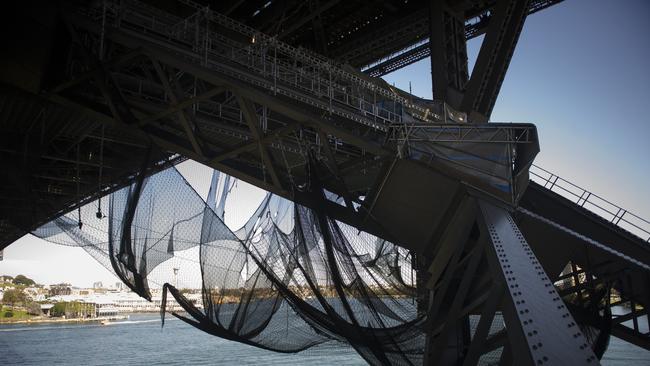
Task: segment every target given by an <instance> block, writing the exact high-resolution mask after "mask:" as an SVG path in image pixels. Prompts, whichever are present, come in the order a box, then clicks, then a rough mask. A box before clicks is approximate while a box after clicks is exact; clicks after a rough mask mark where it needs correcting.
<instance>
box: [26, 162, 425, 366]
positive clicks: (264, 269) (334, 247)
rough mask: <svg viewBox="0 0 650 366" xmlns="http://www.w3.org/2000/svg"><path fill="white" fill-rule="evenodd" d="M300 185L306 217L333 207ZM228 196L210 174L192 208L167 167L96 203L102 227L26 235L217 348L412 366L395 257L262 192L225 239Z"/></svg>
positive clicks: (66, 223)
mask: <svg viewBox="0 0 650 366" xmlns="http://www.w3.org/2000/svg"><path fill="white" fill-rule="evenodd" d="M307 183H308V184H306V186H307V187H310V188H308V189H307V188H305V190H306V191H309V192H311V196H313V202H315V205H313V206H312V205H310V207H319V204H318V203H319V202H321V203H322V201H323V200H326V199H330V200H332V199H334V198H332V197H331V195H330V194H329V192H326V191H325V190H323V189H322V188H320V187H319V185H318V182H317V181H310V182H307ZM236 187H237V181H236V180H235V179H233V178H231V177H228V176H224V175H221V174H220V173H219V172H216V171H215V172H214V174H213V177H212V181H211V185H210V191H209V193H208V196H207V200H203V199H202V198H201V197H200V195H199V194H197V192H196V191H195V190H194V189H193V188H192V186H190V185H189V184H188V182H187V181H186V180H185V179H184V177H183V176H182V175H181V174H180V173H179V172H178V170H177V169H176V168H174V167H171V168H169V169H167V170H164V171H162V172H160V173H158V174H155V175H152V176H150V177H146V178H145V177H144V174H143V176H142V177H140V178H139V179H137V180H136V181H135V182H134V183H133V184H131V185H130V186H128V187H126V188H123V189H121V190H118V191H116V192H114V193H112V194H110V195H108V196H107V197H105V198H104V200H108V202H109V208H108V211H107V212H106V216H105V217H103V218H100V217H98V216H101V215H96V213H95V207H96V205H95V204H93V203H91V204H89V205H87V206H84V207H82V209H81V210H80V212H79V213H77V212H72V213H70V214H68V215H64V216H62V217H60V218H58V219H56V220H54V221H52V222H50V223H48V224H46V225H44V226H42V227H40V228H39V229H37V230H36V231H35V232H34V234H35V235H36V236H38V237H41V238H43V239H46V240H49V241H52V242H55V243H59V244H64V245H74V246H81V247H83V248H84V249H85V250H86V251H87V252H88V253H90V254H91V255H92V256H93V257H94V258H95V259H97V260H98V261H100V262H101V263H102V264H104V265H105V266H107V267H108V268H110V269H112V270H113V271H114V272H115V273H116V274H117V276H118V277H119V278H120V279H121V280H122V281H123V282H124V283H126V284H127V285H128V286H129V287H130V288H131V289H132V290H133V291H135V292H136V293H138V294H139V295H140V296H142V297H144V298H147V299H151V297H152V288H154V287H155V288H160V287H162V289H163V290H162V296H163V301H162V304H163V305H162V309H161V311H162V314H163V321H164V313H165V303H166V297H167V294H168V293H169V294H171V295H172V296H173V298H174V299H175V301H176V302H177V303H178V304H180V306H181V307H182V308H183V309H184V310H185V312H182V313H173V314H174V315H175V316H177V317H178V318H180V319H182V320H184V321H186V322H187V323H190V324H192V325H193V326H195V327H197V328H199V329H201V330H203V331H205V332H208V333H210V334H213V335H216V336H219V337H223V338H227V339H230V340H234V341H238V342H242V343H246V344H250V345H254V346H257V347H261V348H265V349H269V350H273V351H278V352H298V351H301V350H305V349H307V348H310V347H312V346H314V345H319V344H325V343H327V344H328V345H334V346H336V345H341V346H344V345H345V346H347V345H351V346H352V347H354V348H355V349H356V350H357V351H358V352H359V354H361V356H362V357H363V358H364V359H366V360H367V361H368V362H369V363H371V364H420V363H421V362H422V357H423V352H424V339H425V337H424V333H423V330H422V328H423V324H424V322H425V321H426V320H425V319H423V318H422V317H421V316H418V314H417V309H416V304H415V288H414V284H413V280H412V278H413V276H412V273H411V271H412V269H411V258H410V255H409V254H408V252H407V251H406V250H404V249H402V248H398V247H397V246H395V245H393V244H392V243H389V242H386V241H384V240H381V239H379V238H377V237H374V236H372V235H369V234H367V233H364V232H360V231H358V230H357V229H355V228H354V227H351V226H348V225H346V224H343V223H341V222H338V221H336V220H334V219H332V218H331V217H329V216H328V215H327V214H326V213H325V212H324V211H323V210H320V209H318V208H316V209H314V208H307V207H304V206H300V205H297V204H294V203H292V202H291V201H288V200H285V199H283V198H281V197H278V196H275V195H273V194H268V193H267V194H266V195H265V196H264V197H263V199H262V200H261V204H259V206H258V207H257V209H256V210H255V211H254V212H253V214H252V215H249V216H248V217H249V218H248V219H247V220H244V221H243V222H244V224H243V225H242V226H241V228H240V229H238V230H231V229H230V228H229V227H228V226H227V225H226V224H225V219H224V215H228V210H229V207H232V210H233V211H236V210H237V208H236V207H237V200H239V199H242V197H241V195H238V194H237V189H236ZM77 215H79V216H77ZM79 222H81V223H82V225H80V224H79ZM183 263H185V264H183ZM188 263H189V265H190V267H191V266H192V265H193V266H195V267H196V268H194V270H192V269H187V268H186V267H187V266H185V267H183V266H184V265H187V264H188ZM179 268H183V269H181V271H182V272H184V273H185V276H184V278H183V281H184V282H183V285H182V286H179V285H178V278H177V277H175V276H176V274H177V272H178V269H179ZM170 269H173V271H172V270H170ZM188 277H196V278H190V279H189V280H188V279H187V278H188ZM192 281H194V282H192ZM181 287H184V288H181ZM188 287H195V288H197V290H196V291H200V293H201V299H202V301H199V302H196V301H194V300H192V299H190V298H189V297H188V296H186V293H187V289H186V288H188ZM198 289H200V290H198Z"/></svg>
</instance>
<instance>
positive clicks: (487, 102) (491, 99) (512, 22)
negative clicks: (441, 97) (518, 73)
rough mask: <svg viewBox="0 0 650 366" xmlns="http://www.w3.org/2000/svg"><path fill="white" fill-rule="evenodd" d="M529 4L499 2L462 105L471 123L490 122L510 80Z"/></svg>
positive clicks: (516, 0) (514, 0)
mask: <svg viewBox="0 0 650 366" xmlns="http://www.w3.org/2000/svg"><path fill="white" fill-rule="evenodd" d="M529 2H530V1H529V0H498V1H497V5H496V7H495V9H494V15H493V17H492V19H491V20H490V25H489V27H488V30H487V33H486V35H485V39H484V40H483V44H482V45H481V50H480V51H479V54H478V57H477V59H476V64H475V65H474V69H473V71H472V76H471V78H470V80H469V82H468V83H467V89H466V91H465V95H464V97H463V101H462V103H461V110H463V111H466V112H468V113H470V120H473V121H479V122H480V121H483V122H487V120H488V119H489V118H490V114H491V113H492V108H493V107H494V103H495V102H496V99H497V96H498V94H499V90H500V89H501V84H502V83H503V79H504V78H505V76H506V71H507V70H508V66H509V65H510V60H511V59H512V54H513V53H514V51H515V46H516V45H517V41H518V40H519V35H520V33H521V29H522V28H523V26H524V22H525V20H526V16H527V15H528V6H529Z"/></svg>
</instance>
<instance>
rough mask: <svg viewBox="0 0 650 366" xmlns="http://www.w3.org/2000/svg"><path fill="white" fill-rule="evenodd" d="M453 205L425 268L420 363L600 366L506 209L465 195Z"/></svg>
mask: <svg viewBox="0 0 650 366" xmlns="http://www.w3.org/2000/svg"><path fill="white" fill-rule="evenodd" d="M457 207H458V209H457V210H456V211H455V213H453V214H452V215H451V216H452V217H451V219H450V221H449V223H448V225H446V228H447V229H446V230H445V231H444V233H443V234H442V235H441V236H440V237H439V240H437V241H436V246H435V249H434V252H433V253H432V257H431V258H432V259H431V261H430V267H429V269H428V273H427V274H428V276H427V279H426V281H427V282H426V283H427V288H429V289H430V297H429V299H428V301H427V306H426V308H427V311H428V312H429V322H428V324H427V327H428V328H427V329H428V335H429V339H428V341H427V348H426V351H425V364H426V365H436V364H462V365H475V364H486V363H489V364H500V365H588V364H590V365H593V364H598V358H597V357H596V356H595V355H594V353H593V351H592V350H591V348H590V345H588V343H587V341H586V340H585V338H584V336H583V335H582V333H581V330H580V328H579V327H578V324H577V322H576V321H575V320H574V318H573V316H572V314H571V313H570V312H569V309H568V308H567V307H566V305H565V304H564V302H563V301H562V298H561V295H560V294H558V292H557V290H556V289H555V287H554V286H553V283H552V282H551V281H550V279H549V277H548V276H547V275H546V273H545V272H544V270H543V268H542V267H541V264H540V263H539V261H538V260H537V258H536V256H535V254H534V253H533V252H532V250H531V248H530V247H529V246H528V244H527V242H526V240H525V239H524V238H523V235H522V234H521V232H520V231H519V229H518V228H517V225H516V224H515V222H514V219H513V218H512V217H511V216H510V214H509V213H508V212H507V211H506V210H505V209H503V208H500V207H498V206H495V205H493V204H492V203H489V202H487V201H483V200H481V199H476V198H473V197H472V196H469V195H466V196H465V197H464V198H463V199H462V201H461V203H460V204H459V205H458V206H457Z"/></svg>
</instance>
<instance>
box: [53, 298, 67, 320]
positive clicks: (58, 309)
mask: <svg viewBox="0 0 650 366" xmlns="http://www.w3.org/2000/svg"><path fill="white" fill-rule="evenodd" d="M66 305H67V303H66V302H63V301H62V302H57V303H56V304H54V306H53V307H52V309H50V315H51V316H57V317H58V316H63V315H65V308H66Z"/></svg>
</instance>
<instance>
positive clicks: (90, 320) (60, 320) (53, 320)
mask: <svg viewBox="0 0 650 366" xmlns="http://www.w3.org/2000/svg"><path fill="white" fill-rule="evenodd" d="M128 318H129V316H128V315H115V316H102V317H97V318H71V319H63V318H40V319H25V320H14V321H11V320H9V321H6V320H2V321H0V325H5V324H43V323H93V322H96V323H99V322H103V321H110V320H124V319H128Z"/></svg>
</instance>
